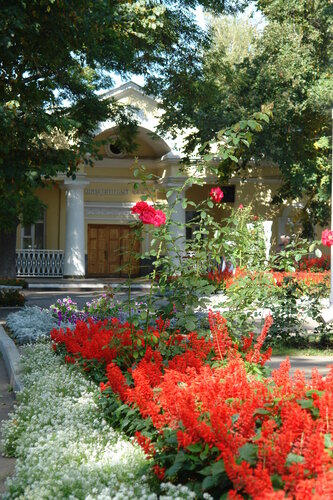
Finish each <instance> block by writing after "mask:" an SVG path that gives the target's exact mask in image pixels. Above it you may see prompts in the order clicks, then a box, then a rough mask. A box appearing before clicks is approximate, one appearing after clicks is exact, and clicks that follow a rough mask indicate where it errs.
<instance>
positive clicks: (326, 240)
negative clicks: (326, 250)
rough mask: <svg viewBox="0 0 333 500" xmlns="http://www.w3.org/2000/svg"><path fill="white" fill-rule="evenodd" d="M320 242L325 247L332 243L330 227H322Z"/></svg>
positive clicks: (332, 237) (332, 232)
mask: <svg viewBox="0 0 333 500" xmlns="http://www.w3.org/2000/svg"><path fill="white" fill-rule="evenodd" d="M321 242H322V244H323V245H325V246H326V247H331V246H332V245H333V231H331V230H330V229H324V231H323V232H322V233H321Z"/></svg>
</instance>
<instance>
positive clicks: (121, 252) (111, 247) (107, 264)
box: [88, 224, 140, 276]
mask: <svg viewBox="0 0 333 500" xmlns="http://www.w3.org/2000/svg"><path fill="white" fill-rule="evenodd" d="M139 251H140V241H136V240H134V239H133V234H132V233H131V228H130V227H129V226H120V225H109V224H108V225H104V224H98V225H97V224H89V225H88V274H89V275H91V276H127V275H128V273H129V271H130V272H131V275H132V276H137V275H138V274H139V272H140V260H139V259H135V258H134V256H133V252H139ZM120 267H122V269H120Z"/></svg>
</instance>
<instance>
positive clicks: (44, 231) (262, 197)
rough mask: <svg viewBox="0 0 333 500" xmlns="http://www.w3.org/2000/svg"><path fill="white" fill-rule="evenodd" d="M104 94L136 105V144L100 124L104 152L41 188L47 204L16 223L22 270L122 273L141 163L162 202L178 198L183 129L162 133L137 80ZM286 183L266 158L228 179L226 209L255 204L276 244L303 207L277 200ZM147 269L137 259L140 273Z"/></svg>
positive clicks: (196, 194)
mask: <svg viewBox="0 0 333 500" xmlns="http://www.w3.org/2000/svg"><path fill="white" fill-rule="evenodd" d="M103 98H104V99H111V98H112V99H116V100H118V101H119V102H120V103H122V104H123V105H124V106H126V105H131V106H134V107H135V109H136V119H137V121H138V123H139V127H138V133H137V136H136V143H137V149H136V151H135V153H134V154H125V153H124V152H123V151H121V149H120V148H119V147H117V145H116V144H115V141H116V139H117V128H116V127H115V125H114V124H113V123H111V122H105V123H101V124H100V126H99V129H98V130H97V131H96V139H103V141H105V144H103V146H101V149H100V153H101V155H102V156H103V158H102V159H101V160H99V161H96V162H95V165H94V167H90V166H85V165H82V166H81V168H80V170H79V172H78V174H77V176H76V179H75V180H72V179H69V178H66V177H65V176H59V177H58V178H57V180H56V182H55V183H53V184H52V186H50V187H49V188H44V189H41V190H39V191H38V196H39V197H40V199H41V200H42V201H43V202H44V203H45V205H46V207H47V208H46V209H45V211H44V212H43V213H41V216H40V219H39V220H38V221H37V222H36V223H35V224H33V225H31V226H29V227H21V226H19V227H18V232H17V275H18V276H49V277H53V276H54V277H56V276H91V277H96V276H120V275H121V274H122V271H121V270H119V268H121V267H124V265H126V251H124V250H126V248H127V246H128V245H129V242H130V241H131V229H130V223H131V222H133V221H134V220H135V219H134V216H133V215H132V214H131V208H132V206H133V205H134V204H135V203H136V202H137V201H139V200H140V196H141V195H142V194H144V193H141V192H140V189H139V190H138V189H135V184H136V183H137V179H136V178H135V176H134V169H135V167H136V166H137V165H138V164H139V165H142V164H143V165H144V166H145V167H146V169H147V172H148V173H152V174H154V178H155V176H156V177H157V178H158V179H159V180H158V181H157V180H153V181H151V186H150V187H151V189H152V190H153V192H154V195H155V197H156V199H158V200H159V201H160V202H162V203H168V202H169V203H170V202H171V203H172V202H173V201H174V200H173V199H169V200H167V198H166V192H167V191H168V189H169V188H170V187H175V186H178V185H181V184H182V182H183V180H182V179H181V177H179V167H180V161H181V153H180V151H181V146H182V138H181V136H180V137H179V138H178V140H171V139H170V138H168V137H161V136H158V135H156V133H155V130H156V127H157V125H158V121H159V117H160V116H161V110H160V109H159V107H158V103H157V102H156V101H155V100H154V99H153V98H152V97H150V96H148V95H145V94H144V93H143V91H142V88H141V87H140V86H139V85H137V84H135V83H132V82H129V83H126V84H124V85H122V86H120V87H118V88H117V89H113V90H111V91H110V92H108V93H106V94H105V95H104V96H103ZM280 184H281V179H280V174H279V169H278V167H274V166H271V165H264V164H263V165H261V166H260V167H258V166H253V167H251V168H250V169H249V171H248V175H247V179H246V180H244V179H241V178H238V177H234V178H232V179H231V180H230V182H229V185H228V186H226V187H225V193H226V196H225V199H224V201H225V204H224V206H225V210H226V212H227V211H228V207H238V206H239V204H242V205H248V204H251V205H252V207H253V212H254V213H257V214H258V215H260V216H262V217H263V218H264V219H265V220H266V224H265V231H266V233H267V234H266V239H267V242H268V245H272V246H274V245H276V243H277V242H278V239H279V236H280V235H281V234H283V233H285V232H288V230H289V229H288V224H289V222H290V221H291V220H292V216H293V212H294V210H296V209H297V206H295V207H280V208H277V207H275V206H272V204H271V200H272V197H273V195H274V194H275V193H276V191H277V189H278V188H279V186H280ZM213 185H214V181H213V180H212V179H211V178H210V179H209V178H207V179H206V183H205V185H204V186H200V187H199V186H192V187H190V188H189V189H187V191H186V193H183V195H184V196H186V197H187V198H188V199H189V200H192V201H195V202H199V201H201V200H202V199H204V198H206V197H207V195H208V193H209V190H210V189H211V187H212V186H213ZM173 217H174V218H175V220H176V221H177V222H182V223H185V222H186V220H187V219H188V218H190V217H191V213H190V210H186V209H184V208H183V207H182V205H181V203H178V204H177V206H176V210H174V215H173ZM178 230H179V229H178ZM183 236H184V238H185V237H186V235H185V234H184V235H183ZM180 241H181V238H180ZM148 248H149V241H148V238H147V237H144V238H143V241H142V243H141V248H137V250H138V251H141V252H142V253H144V252H145V251H146V250H148ZM144 272H145V270H144V269H143V267H142V266H141V267H140V265H139V264H138V265H137V268H136V269H135V274H136V275H140V274H144Z"/></svg>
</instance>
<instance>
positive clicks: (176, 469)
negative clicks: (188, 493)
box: [165, 462, 183, 477]
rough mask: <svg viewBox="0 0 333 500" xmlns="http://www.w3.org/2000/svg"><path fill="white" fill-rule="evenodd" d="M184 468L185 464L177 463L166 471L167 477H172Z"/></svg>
mask: <svg viewBox="0 0 333 500" xmlns="http://www.w3.org/2000/svg"><path fill="white" fill-rule="evenodd" d="M182 468H183V462H175V463H174V464H173V465H172V466H171V467H169V469H167V470H166V471H165V475H166V476H167V477H172V476H175V475H176V474H177V472H179V471H180V470H181V469H182Z"/></svg>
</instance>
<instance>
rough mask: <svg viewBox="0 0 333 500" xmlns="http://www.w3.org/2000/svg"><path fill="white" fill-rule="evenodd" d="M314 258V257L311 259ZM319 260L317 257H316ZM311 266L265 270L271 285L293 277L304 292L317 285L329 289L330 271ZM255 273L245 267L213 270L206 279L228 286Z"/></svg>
mask: <svg viewBox="0 0 333 500" xmlns="http://www.w3.org/2000/svg"><path fill="white" fill-rule="evenodd" d="M313 260H314V259H313ZM317 260H319V259H317ZM310 269H312V268H311V267H309V268H306V270H303V267H302V268H301V270H297V271H294V272H287V271H267V273H266V275H267V277H268V278H269V279H270V280H271V284H272V285H276V286H283V283H284V282H285V280H286V279H293V280H295V281H297V283H298V284H299V286H300V288H301V289H302V290H303V291H304V292H306V290H307V289H313V288H316V287H317V286H318V285H322V286H324V288H325V289H326V290H328V289H329V282H330V271H327V270H326V271H325V270H313V271H312V270H310ZM251 275H255V272H250V271H247V270H245V269H240V268H237V269H236V271H235V273H234V274H233V273H230V272H228V271H219V270H214V271H210V272H209V274H208V276H207V277H208V279H209V280H210V281H212V282H214V283H215V284H216V285H217V286H223V287H225V288H229V287H230V286H231V285H232V284H234V283H236V282H237V280H239V279H241V278H243V277H244V276H251Z"/></svg>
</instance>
